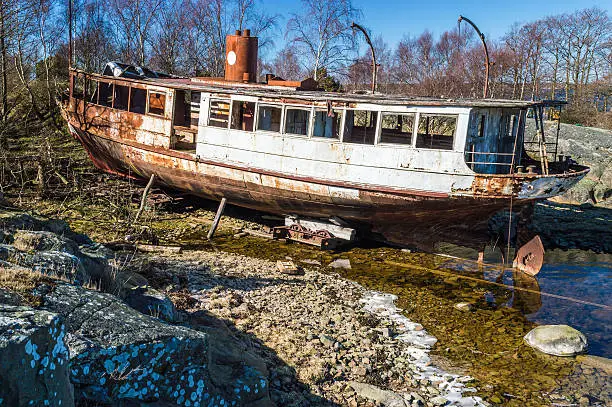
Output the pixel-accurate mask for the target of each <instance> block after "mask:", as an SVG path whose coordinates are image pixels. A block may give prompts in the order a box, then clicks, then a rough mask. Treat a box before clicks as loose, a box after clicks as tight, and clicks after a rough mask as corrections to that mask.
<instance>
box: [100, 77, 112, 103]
mask: <svg viewBox="0 0 612 407" xmlns="http://www.w3.org/2000/svg"><path fill="white" fill-rule="evenodd" d="M98 92H99V93H100V95H99V96H98V104H99V105H101V106H108V107H111V106H112V105H113V84H112V83H109V82H100V86H99V87H98Z"/></svg>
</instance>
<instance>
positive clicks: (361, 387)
mask: <svg viewBox="0 0 612 407" xmlns="http://www.w3.org/2000/svg"><path fill="white" fill-rule="evenodd" d="M349 385H350V386H351V387H352V388H353V390H355V392H356V393H357V395H359V396H360V397H363V398H365V399H368V400H371V401H375V402H377V403H380V404H381V405H383V406H384V407H406V402H405V401H404V398H403V397H402V396H400V395H399V394H397V393H395V392H393V391H390V390H384V389H381V388H380V387H376V386H374V385H371V384H367V383H360V382H354V381H350V382H349Z"/></svg>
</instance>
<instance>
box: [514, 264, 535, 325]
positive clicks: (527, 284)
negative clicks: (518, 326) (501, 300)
mask: <svg viewBox="0 0 612 407" xmlns="http://www.w3.org/2000/svg"><path fill="white" fill-rule="evenodd" d="M512 280H513V282H514V288H515V290H514V298H513V301H512V308H515V309H517V310H519V311H521V312H522V313H523V314H533V313H535V312H537V311H538V310H539V309H540V308H541V307H542V296H541V295H540V284H538V280H537V279H536V278H535V277H533V276H530V275H528V274H525V273H523V272H520V271H513V272H512Z"/></svg>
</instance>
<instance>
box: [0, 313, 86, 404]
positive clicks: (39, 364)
mask: <svg viewBox="0 0 612 407" xmlns="http://www.w3.org/2000/svg"><path fill="white" fill-rule="evenodd" d="M64 336H65V331H64V325H63V324H62V323H61V320H60V318H59V316H58V315H57V314H54V313H51V312H48V311H41V310H35V309H32V308H29V307H17V306H11V305H4V304H0V405H3V406H25V405H30V404H29V403H30V402H34V403H36V405H43V404H44V405H45V406H68V407H70V406H74V397H73V393H72V384H70V377H69V372H68V349H67V348H66V346H65V345H64Z"/></svg>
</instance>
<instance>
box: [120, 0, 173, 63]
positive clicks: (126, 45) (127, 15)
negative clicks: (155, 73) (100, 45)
mask: <svg viewBox="0 0 612 407" xmlns="http://www.w3.org/2000/svg"><path fill="white" fill-rule="evenodd" d="M110 2H111V4H110V6H111V7H110V11H111V17H112V19H113V21H114V24H115V26H116V27H117V30H118V32H119V33H120V34H121V37H122V42H121V45H122V48H123V55H124V58H125V60H126V61H127V62H134V63H137V64H140V65H145V64H146V63H147V57H146V56H147V45H148V41H149V39H150V37H151V28H152V25H153V22H154V17H155V14H156V13H157V12H158V10H159V7H160V6H161V4H162V0H110Z"/></svg>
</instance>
